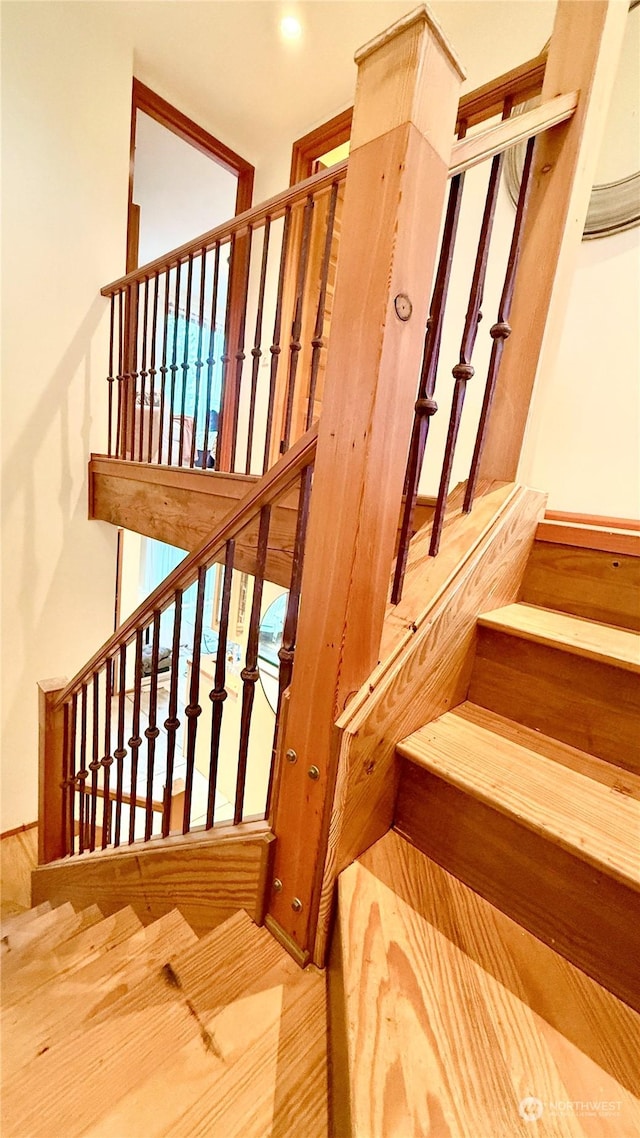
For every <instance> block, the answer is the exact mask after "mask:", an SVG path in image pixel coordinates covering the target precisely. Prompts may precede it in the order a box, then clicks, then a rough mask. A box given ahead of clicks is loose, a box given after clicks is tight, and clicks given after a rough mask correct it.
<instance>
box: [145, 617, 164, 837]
mask: <svg viewBox="0 0 640 1138" xmlns="http://www.w3.org/2000/svg"><path fill="white" fill-rule="evenodd" d="M160 616H161V614H160V611H159V610H158V611H156V612H154V614H153V640H152V643H151V685H150V689H149V724H148V726H147V728H146V729H145V736H146V739H147V800H146V813H145V823H144V840H145V842H148V841H149V838H150V837H151V831H152V830H153V773H154V766H155V756H156V739H157V738H158V735H159V734H160V728H159V727H158V725H157V718H158V661H159V658H160Z"/></svg>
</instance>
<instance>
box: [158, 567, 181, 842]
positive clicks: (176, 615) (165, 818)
mask: <svg viewBox="0 0 640 1138" xmlns="http://www.w3.org/2000/svg"><path fill="white" fill-rule="evenodd" d="M181 624H182V589H176V595H175V602H174V611H173V645H172V651H171V681H170V684H169V714H168V716H167V718H166V719H165V721H164V726H165V730H166V732H167V772H166V783H165V788H164V805H163V811H162V836H163V838H166V837H167V836H168V834H169V830H170V827H171V791H172V787H173V762H174V757H175V753H176V735H177V732H178V728H179V727H180V720H179V719H178V683H179V677H178V665H179V661H180V628H181Z"/></svg>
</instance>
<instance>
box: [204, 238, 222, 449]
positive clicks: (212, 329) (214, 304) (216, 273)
mask: <svg viewBox="0 0 640 1138" xmlns="http://www.w3.org/2000/svg"><path fill="white" fill-rule="evenodd" d="M219 277H220V242H219V241H216V246H215V253H214V258H213V292H212V296H211V324H210V326H209V350H208V352H207V397H206V400H205V407H206V413H205V419H204V430H203V432H202V461H201V466H202V469H203V470H206V467H207V458H208V455H209V434H210V430H211V410H212V408H211V387H212V384H213V365H214V364H215V362H216V361H215V357H214V354H213V353H214V351H215V336H216V316H217V312H218V281H219ZM218 438H219V435H218Z"/></svg>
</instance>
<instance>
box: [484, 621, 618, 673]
mask: <svg viewBox="0 0 640 1138" xmlns="http://www.w3.org/2000/svg"><path fill="white" fill-rule="evenodd" d="M478 624H479V625H480V626H481V627H482V628H491V629H494V630H495V631H497V632H506V633H509V634H511V635H514V636H519V637H522V638H523V639H524V640H530V641H533V642H534V643H536V644H544V645H547V646H550V647H552V648H561V649H563V650H564V651H565V652H571V653H573V654H574V655H576V656H584V657H586V658H587V659H590V660H597V661H599V662H601V663H605V664H613V665H615V666H616V667H618V668H624V669H625V670H627V671H630V672H636V673H640V634H639V633H637V632H632V631H630V630H629V629H625V628H616V627H614V626H613V625H610V624H599V623H596V622H595V621H591V620H585V619H584V618H583V617H579V616H573V615H572V614H570V613H564V612H556V611H555V610H553V609H543V608H538V607H537V606H535V605H527V604H513V605H505V606H504V608H500V609H496V610H495V611H494V612H489V613H483V615H482V616H480V617H478Z"/></svg>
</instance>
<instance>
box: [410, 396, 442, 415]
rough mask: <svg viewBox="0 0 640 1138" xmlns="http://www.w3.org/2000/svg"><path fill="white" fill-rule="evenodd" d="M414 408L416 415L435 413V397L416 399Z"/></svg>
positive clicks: (436, 406) (436, 405)
mask: <svg viewBox="0 0 640 1138" xmlns="http://www.w3.org/2000/svg"><path fill="white" fill-rule="evenodd" d="M414 410H415V413H416V415H428V416H431V415H435V413H436V411H437V410H438V404H437V403H436V401H435V399H427V398H422V399H416V403H415V408H414Z"/></svg>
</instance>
